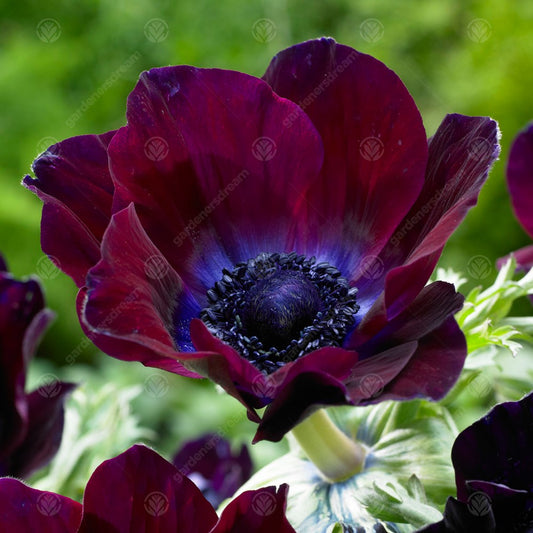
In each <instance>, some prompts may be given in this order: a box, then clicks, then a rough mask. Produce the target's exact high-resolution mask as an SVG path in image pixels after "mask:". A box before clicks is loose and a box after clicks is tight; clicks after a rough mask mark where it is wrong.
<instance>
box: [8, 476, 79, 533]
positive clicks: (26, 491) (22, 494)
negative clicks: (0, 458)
mask: <svg viewBox="0 0 533 533" xmlns="http://www.w3.org/2000/svg"><path fill="white" fill-rule="evenodd" d="M80 520H81V505H80V504H79V503H78V502H75V501H74V500H71V499H70V498H67V497H65V496H60V495H59V494H54V493H53V492H43V491H41V490H36V489H32V488H30V487H28V486H27V485H24V483H22V482H20V481H18V480H17V479H11V478H3V479H0V530H1V531H5V532H6V533H8V532H9V533H28V532H29V531H35V532H37V531H42V532H46V533H76V531H77V529H78V525H79V523H80Z"/></svg>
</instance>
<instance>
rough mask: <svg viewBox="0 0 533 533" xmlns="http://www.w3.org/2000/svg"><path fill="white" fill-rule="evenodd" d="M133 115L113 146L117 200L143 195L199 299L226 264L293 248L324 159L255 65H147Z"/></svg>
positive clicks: (143, 215)
mask: <svg viewBox="0 0 533 533" xmlns="http://www.w3.org/2000/svg"><path fill="white" fill-rule="evenodd" d="M292 116H296V118H295V119H294V120H295V121H294V125H293V127H292V128H290V129H289V128H286V127H284V126H283V121H284V120H285V119H287V117H292ZM127 118H128V125H127V126H126V127H124V128H121V129H120V130H119V131H118V133H117V134H116V135H115V137H114V138H113V141H112V142H111V144H110V147H109V154H110V165H111V172H112V174H113V179H114V182H115V187H116V196H115V200H114V201H115V204H114V207H115V210H117V209H119V208H122V207H124V206H126V205H127V204H129V203H130V202H134V203H135V205H136V208H137V212H138V214H139V218H140V220H141V222H142V225H143V226H144V228H145V229H146V231H147V233H148V235H149V236H150V238H151V239H152V241H153V242H154V243H155V245H156V246H157V247H158V248H159V249H160V250H161V251H162V253H163V254H164V255H165V257H166V258H167V259H168V260H169V262H170V264H171V265H172V266H173V267H174V268H175V269H176V271H177V272H178V273H179V275H180V276H181V277H182V278H183V279H184V281H185V283H187V285H188V286H189V287H190V288H191V289H192V290H193V291H194V294H195V297H197V298H198V299H199V302H200V304H203V303H204V302H205V301H206V300H205V299H206V296H205V291H206V290H207V289H208V288H210V287H211V286H212V285H213V284H214V282H215V281H217V280H218V279H219V278H220V276H221V271H222V268H223V267H226V268H229V269H231V268H232V267H233V266H234V265H235V264H236V263H238V262H239V261H243V260H247V259H250V258H253V257H255V256H256V255H258V254H259V253H261V252H265V251H278V252H281V251H287V252H290V251H292V249H293V241H294V233H295V232H296V231H298V227H299V221H297V220H295V219H294V216H293V215H294V213H295V212H296V209H297V207H298V206H299V204H300V203H302V202H303V201H304V195H305V191H306V190H307V188H308V187H309V184H310V183H311V182H312V181H314V180H315V179H316V178H317V175H318V172H319V170H320V166H321V163H322V145H321V141H320V138H319V136H318V134H317V132H316V130H315V128H314V127H313V125H312V124H311V122H310V120H309V119H308V117H307V116H306V115H305V114H304V113H302V112H301V111H300V110H299V108H298V107H297V106H296V105H295V104H293V103H292V102H289V101H287V100H284V99H282V98H279V97H278V96H277V95H276V94H274V93H273V92H272V90H271V88H270V87H269V86H268V85H267V84H266V83H265V82H263V81H261V80H259V79H257V78H254V77H251V76H248V75H246V74H241V73H238V72H232V71H225V70H217V69H197V68H193V67H188V66H178V67H167V68H158V69H152V70H150V71H148V72H145V73H143V74H142V75H141V79H140V81H139V83H138V84H137V86H136V87H135V89H134V90H133V92H132V93H131V94H130V96H129V99H128V111H127ZM199 125H201V127H199ZM202 299H204V300H203V301H202Z"/></svg>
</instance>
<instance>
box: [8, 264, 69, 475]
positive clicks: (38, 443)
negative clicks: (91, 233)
mask: <svg viewBox="0 0 533 533" xmlns="http://www.w3.org/2000/svg"><path fill="white" fill-rule="evenodd" d="M52 317H53V314H52V312H51V311H50V310H48V309H45V308H44V299H43V294H42V292H41V288H40V286H39V284H38V283H37V281H36V280H34V279H29V280H26V281H19V280H17V279H15V278H13V276H12V275H11V274H9V273H8V272H7V267H6V265H5V263H4V261H3V259H2V257H1V256H0V476H7V475H9V476H17V477H27V476H29V475H30V474H31V473H32V472H34V471H35V470H37V469H38V468H41V467H43V466H45V465H46V464H47V463H48V462H49V461H50V460H51V459H52V457H53V456H54V455H55V453H56V452H57V450H58V448H59V445H60V443H61V435H62V433H63V418H64V411H63V403H64V400H65V396H66V395H67V394H68V393H69V392H70V391H71V390H72V389H73V387H74V385H73V384H71V383H63V382H61V381H57V380H53V379H52V380H48V379H45V380H44V381H43V383H42V384H41V386H40V387H38V389H37V390H34V391H33V392H30V393H26V392H25V390H24V389H25V385H26V372H27V365H28V363H29V361H30V359H31V358H32V357H33V354H34V351H35V349H36V347H37V344H38V343H39V340H40V338H41V336H42V335H43V333H44V331H45V329H46V327H47V325H48V324H49V322H50V320H51V319H52Z"/></svg>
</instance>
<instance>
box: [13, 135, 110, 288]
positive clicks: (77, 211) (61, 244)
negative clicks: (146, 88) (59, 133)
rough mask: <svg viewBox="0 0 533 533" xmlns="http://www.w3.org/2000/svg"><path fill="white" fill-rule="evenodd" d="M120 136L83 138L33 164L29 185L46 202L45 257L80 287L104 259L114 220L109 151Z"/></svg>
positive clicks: (64, 144) (56, 148)
mask: <svg viewBox="0 0 533 533" xmlns="http://www.w3.org/2000/svg"><path fill="white" fill-rule="evenodd" d="M114 134H115V132H114V131H110V132H108V133H104V134H102V135H82V136H79V137H73V138H71V139H66V140H65V141H62V142H60V143H57V144H54V145H52V146H50V148H48V150H46V152H44V153H43V154H41V155H40V156H39V157H38V158H37V159H36V160H35V161H34V163H33V171H34V173H35V176H36V178H35V179H32V178H31V177H30V176H26V177H25V178H24V181H23V184H24V185H25V186H26V187H27V188H28V189H30V190H31V191H33V192H34V193H35V194H37V196H39V198H40V199H41V200H42V201H43V202H44V207H43V215H42V220H41V245H42V248H43V252H44V253H46V254H47V255H49V256H51V257H53V258H54V262H55V263H56V264H57V266H58V267H59V268H61V270H63V271H64V272H65V273H67V274H68V275H69V276H70V277H71V278H72V279H73V280H74V281H75V283H76V285H77V286H78V287H83V285H84V284H85V275H86V274H87V271H88V270H89V268H90V267H91V266H93V265H94V264H95V263H96V262H97V261H98V259H99V258H100V250H99V248H100V241H101V239H102V235H103V233H104V230H105V228H106V227H107V224H108V222H109V219H110V217H111V203H112V200H113V184H112V182H111V176H110V174H109V168H108V163H107V147H108V145H109V142H110V141H111V139H112V138H113V136H114ZM58 235H61V238H58Z"/></svg>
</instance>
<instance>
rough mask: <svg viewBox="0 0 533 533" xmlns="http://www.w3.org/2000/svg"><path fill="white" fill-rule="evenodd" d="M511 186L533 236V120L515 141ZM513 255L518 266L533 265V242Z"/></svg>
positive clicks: (519, 213) (520, 215)
mask: <svg viewBox="0 0 533 533" xmlns="http://www.w3.org/2000/svg"><path fill="white" fill-rule="evenodd" d="M507 186H508V188H509V193H510V195H511V203H512V205H513V210H514V212H515V215H516V218H517V219H518V221H519V222H520V224H522V227H523V228H524V229H525V230H526V232H527V233H528V235H529V236H530V237H531V238H533V123H532V124H530V125H529V126H528V127H527V128H526V129H525V130H524V131H523V132H521V133H520V134H519V135H518V136H517V137H516V139H515V140H514V141H513V144H512V146H511V151H510V153H509V160H508V162H507ZM513 255H514V256H515V258H516V263H517V266H518V268H521V269H524V270H529V269H530V268H531V267H533V244H530V245H529V246H525V247H524V248H521V249H520V250H516V251H515V252H513ZM500 262H501V260H500Z"/></svg>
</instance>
